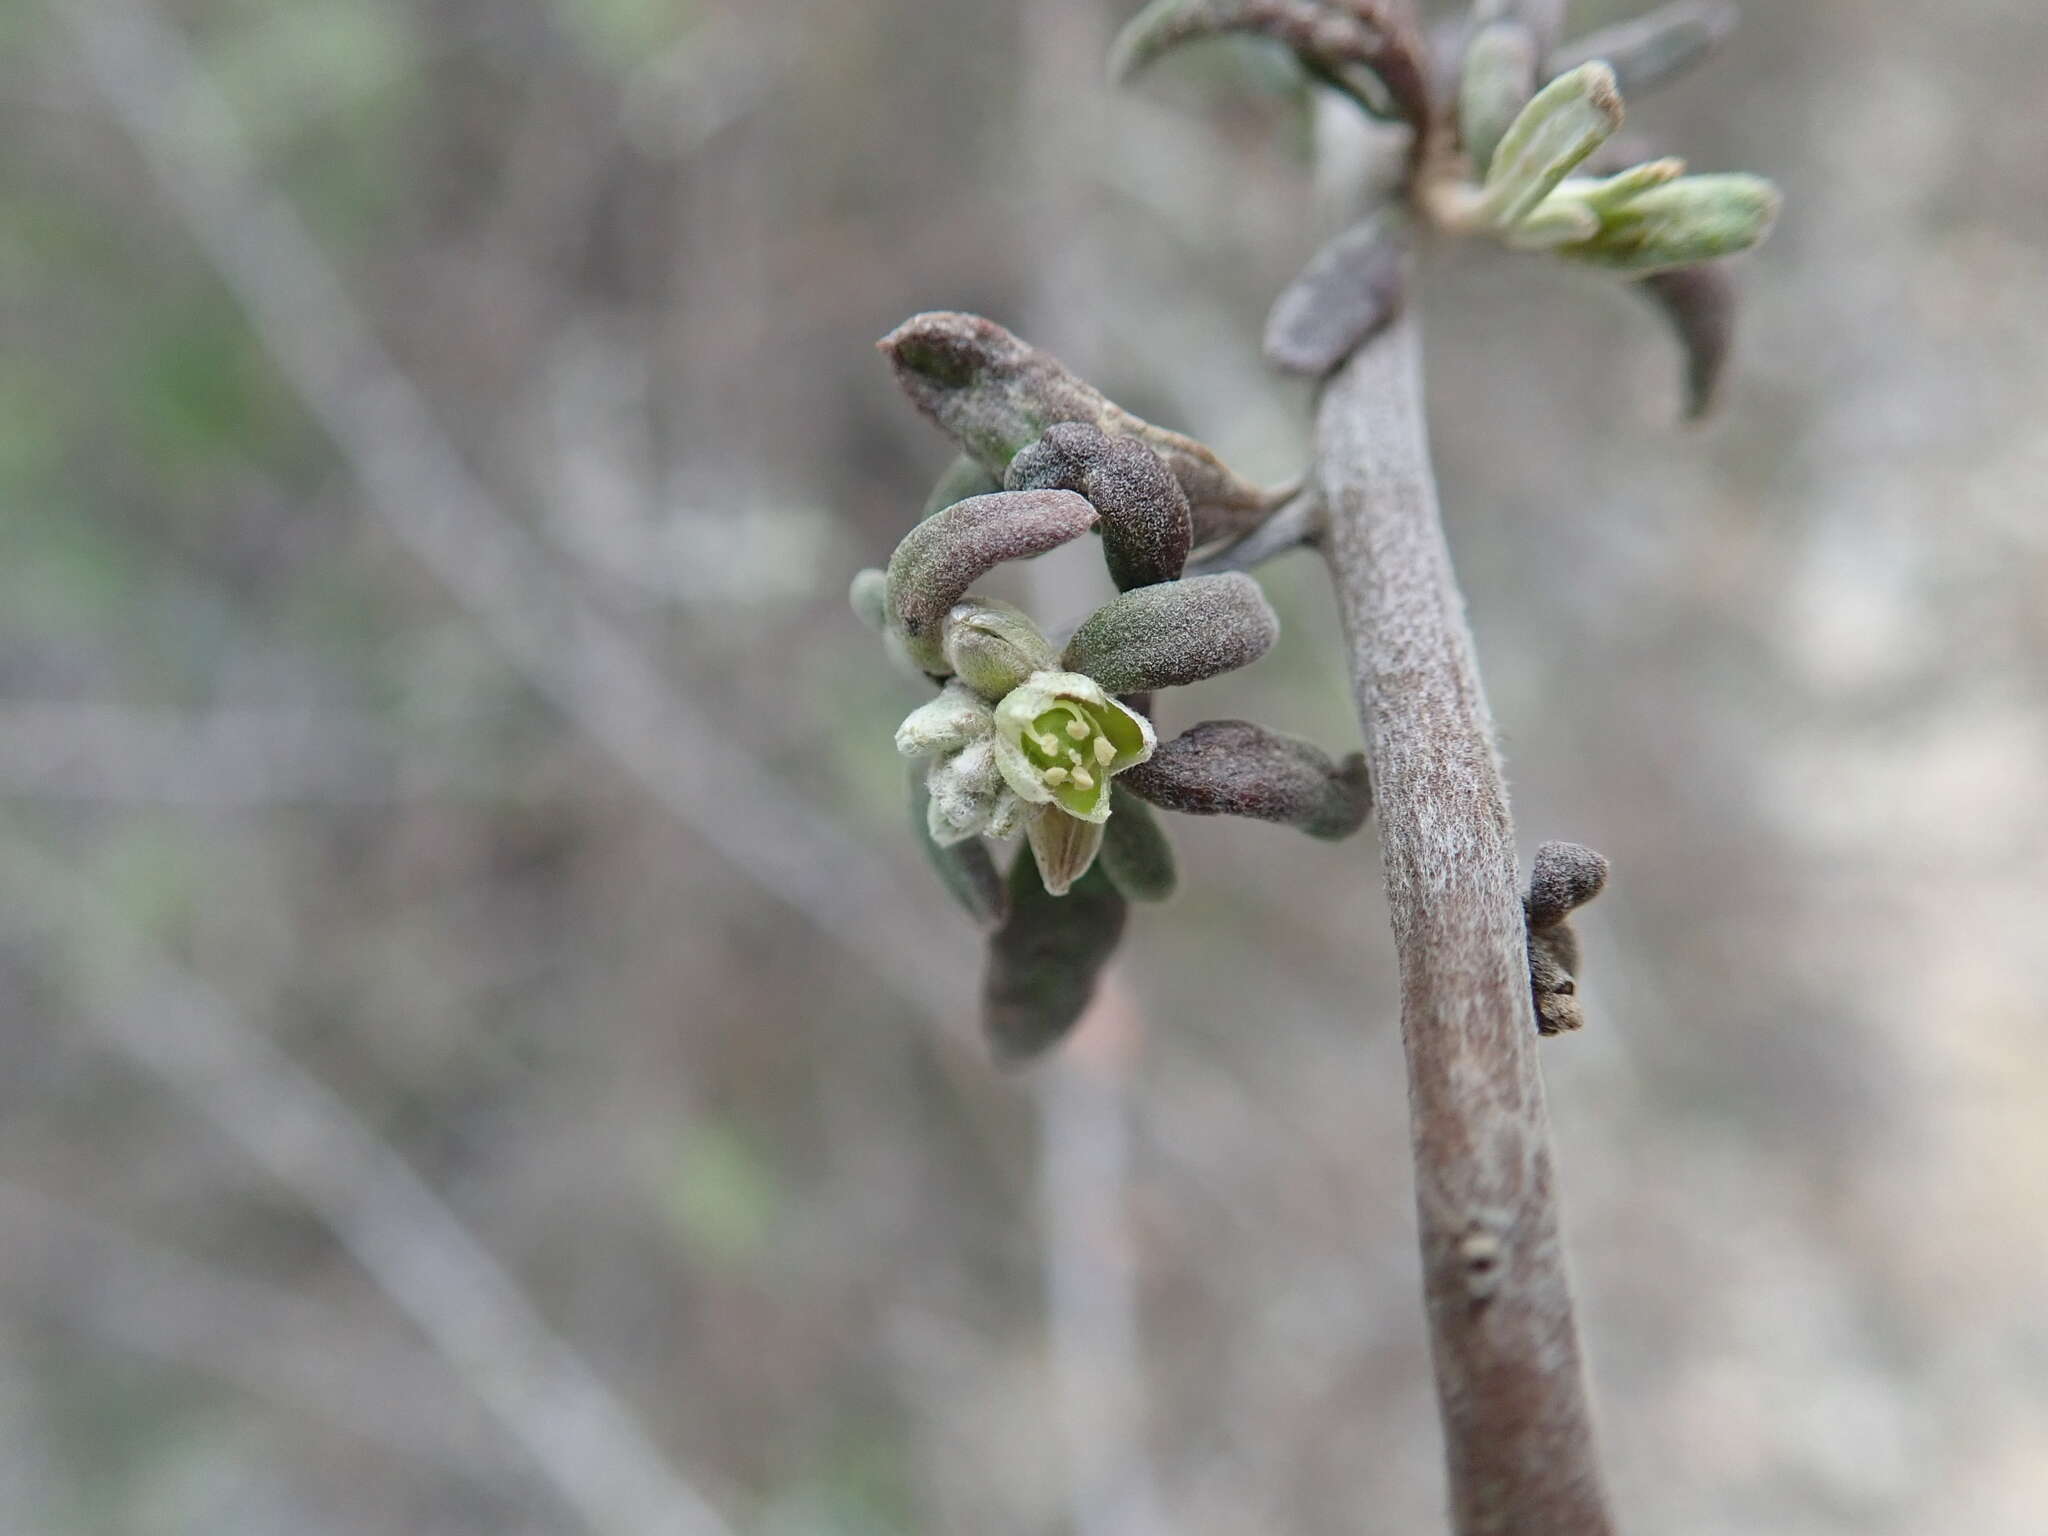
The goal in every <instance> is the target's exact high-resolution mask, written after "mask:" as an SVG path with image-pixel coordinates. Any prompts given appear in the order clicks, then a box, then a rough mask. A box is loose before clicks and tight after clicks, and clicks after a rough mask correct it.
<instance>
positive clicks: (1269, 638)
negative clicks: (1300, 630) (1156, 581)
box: [1061, 571, 1280, 694]
mask: <svg viewBox="0 0 2048 1536" xmlns="http://www.w3.org/2000/svg"><path fill="white" fill-rule="evenodd" d="M1279 636H1280V620H1279V619H1278V618H1277V617H1276V616H1275V615H1274V613H1273V609H1272V607H1271V606H1270V605H1269V604H1268V603H1267V602H1266V597H1265V594H1264V593H1263V592H1261V591H1260V590H1259V584H1258V583H1257V582H1256V581H1254V580H1252V578H1251V577H1249V576H1247V575H1245V574H1244V573H1243V572H1242V571H1229V572H1226V573H1224V574H1223V575H1220V576H1191V577H1188V578H1186V579H1185V580H1182V581H1169V582H1162V583H1161V584H1160V585H1158V586H1156V587H1140V588H1138V589H1137V590H1136V591H1134V592H1126V593H1124V594H1123V595H1122V596H1121V597H1117V598H1112V599H1111V600H1110V601H1109V602H1107V603H1105V604H1103V605H1102V607H1100V608H1098V609H1096V610H1095V612H1094V613H1093V614H1091V615H1090V616H1089V618H1088V619H1087V621H1086V622H1085V623H1083V624H1082V625H1081V627H1080V628H1079V629H1077V630H1075V631H1074V635H1073V638H1072V639H1070V640H1069V641H1068V642H1067V649H1066V652H1065V654H1064V656H1063V657H1062V658H1061V660H1062V664H1063V665H1064V666H1065V667H1066V668H1067V669H1068V670H1069V671H1071V672H1083V673H1086V674H1087V675H1088V676H1089V677H1092V678H1094V679H1095V680H1096V682H1098V683H1100V684H1101V685H1102V686H1103V687H1104V688H1106V689H1107V690H1108V691H1109V692H1111V693H1119V694H1121V693H1145V692H1149V691H1150V690H1152V689H1154V688H1178V687H1182V686H1185V685H1186V684H1188V683H1198V682H1201V681H1202V680H1203V679H1204V678H1210V677H1215V676H1217V675H1218V674H1220V673H1224V672H1230V671H1234V670H1235V669H1236V668H1238V667H1243V666H1249V665H1250V664H1251V663H1252V662H1254V661H1257V660H1258V659H1259V658H1260V657H1261V656H1263V655H1265V654H1266V652H1267V651H1269V650H1271V649H1272V646H1273V642H1274V641H1275V640H1276V639H1278V638H1279Z"/></svg>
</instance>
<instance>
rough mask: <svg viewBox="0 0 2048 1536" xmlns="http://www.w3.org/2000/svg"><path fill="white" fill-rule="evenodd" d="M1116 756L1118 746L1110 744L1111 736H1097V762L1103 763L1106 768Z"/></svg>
mask: <svg viewBox="0 0 2048 1536" xmlns="http://www.w3.org/2000/svg"><path fill="white" fill-rule="evenodd" d="M1115 756H1116V748H1115V747H1113V746H1111V745H1110V744H1109V738H1108V737H1107V736H1098V737H1096V738H1095V761H1096V762H1098V763H1099V764H1101V765H1102V766H1103V767H1104V768H1107V767H1108V766H1109V762H1110V759H1111V758H1113V757H1115Z"/></svg>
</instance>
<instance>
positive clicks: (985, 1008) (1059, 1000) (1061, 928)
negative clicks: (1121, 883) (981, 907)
mask: <svg viewBox="0 0 2048 1536" xmlns="http://www.w3.org/2000/svg"><path fill="white" fill-rule="evenodd" d="M1009 895H1010V912H1009V916H1008V917H1007V918H1006V919H1005V920H1004V922H1003V924H1002V926H1001V927H1000V928H998V929H997V930H996V931H995V932H994V933H993V934H991V935H990V936H989V944H988V964H987V969H986V970H985V971H984V973H983V976H982V1024H983V1027H984V1028H985V1029H986V1031H987V1032H988V1037H989V1043H990V1045H991V1046H993V1047H994V1049H995V1052H996V1055H997V1056H998V1057H999V1058H1000V1059H1001V1060H1003V1061H1006V1062H1010V1063H1013V1064H1022V1063H1023V1062H1026V1061H1029V1060H1030V1059H1031V1058H1032V1057H1034V1056H1038V1055H1040V1054H1041V1053H1043V1052H1044V1051H1046V1050H1047V1049H1049V1048H1050V1047H1052V1046H1054V1045H1056V1044H1058V1043H1059V1041H1060V1040H1061V1039H1063V1038H1064V1037H1065V1035H1066V1033H1067V1031H1068V1030H1070V1029H1072V1028H1073V1027H1074V1025H1075V1023H1076V1022H1078V1021H1079V1019H1080V1017H1081V1015H1082V1014H1083V1013H1085V1012H1086V1011H1087V1008H1088V1003H1089V1000H1090V999H1091V998H1092V997H1094V995H1095V984H1096V981H1097V979H1098V978H1099V977H1100V976H1101V974H1102V968H1103V966H1104V965H1106V964H1107V963H1108V961H1109V957H1110V956H1111V955H1112V954H1114V953H1115V952H1116V946H1117V943H1118V941H1119V940H1120V939H1121V938H1122V937H1123V931H1124V922H1125V919H1126V918H1127V917H1128V916H1129V915H1130V906H1129V904H1128V903H1127V902H1126V901H1125V900H1124V898H1123V897H1122V896H1121V895H1120V894H1118V892H1117V889H1116V887H1115V886H1113V885H1112V884H1110V882H1109V880H1108V878H1107V877H1106V876H1105V875H1104V874H1103V873H1102V872H1101V871H1100V870H1095V871H1091V872H1090V873H1089V874H1088V875H1086V876H1084V877H1083V878H1082V879H1080V880H1077V881H1076V882H1075V883H1074V886H1073V889H1072V890H1071V891H1070V892H1069V893H1068V894H1067V895H1065V896H1062V897H1054V896H1052V895H1051V894H1050V893H1049V892H1047V890H1046V889H1045V886H1044V884H1043V883H1042V882H1041V881H1040V879H1039V878H1038V869H1037V864H1036V862H1035V861H1034V860H1033V859H1032V858H1031V857H1029V856H1027V855H1026V854H1025V853H1023V852H1022V851H1021V850H1020V851H1019V852H1018V855H1017V858H1016V861H1015V862H1014V863H1013V864H1012V865H1011V866H1010V890H1009Z"/></svg>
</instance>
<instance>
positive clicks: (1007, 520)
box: [889, 491, 1095, 674]
mask: <svg viewBox="0 0 2048 1536" xmlns="http://www.w3.org/2000/svg"><path fill="white" fill-rule="evenodd" d="M1094 526H1095V509H1094V508H1093V507H1091V506H1089V505H1088V503H1087V502H1086V501H1084V500H1082V499H1081V498H1080V497H1079V496H1076V495H1074V494H1073V492H1071V491H999V492H997V493H996V494H995V495H993V496H974V497H970V498H969V499H968V500H966V501H958V502H955V503H954V504H953V505H952V506H950V507H947V508H946V509H945V510H944V511H943V512H938V513H935V514H934V515H932V516H931V517H928V518H926V519H925V520H924V521H923V522H921V523H919V524H918V525H917V526H916V527H915V528H913V529H911V530H910V532H909V533H908V534H906V535H905V536H904V539H903V542H902V543H901V544H899V545H897V546H896V553H895V554H893V555H892V556H890V557H889V612H890V613H891V615H893V617H894V619H895V622H896V627H897V629H898V630H899V631H900V632H901V634H902V636H903V639H904V642H905V644H906V645H907V646H908V648H909V650H910V654H911V655H912V657H914V658H915V659H916V661H917V663H918V665H920V666H921V667H923V668H924V669H925V671H927V672H931V673H934V674H943V673H944V671H945V669H946V659H945V656H944V654H943V652H942V650H941V644H940V642H941V638H942V636H941V633H940V627H941V621H942V620H943V619H944V618H945V616H946V613H947V611H948V610H949V609H951V608H952V606H953V605H954V604H955V603H957V602H959V601H960V599H961V598H962V597H963V596H965V595H966V592H967V589H968V588H969V587H970V586H972V585H973V584H974V583H975V582H976V581H978V580H980V579H981V578H982V577H983V576H985V575H986V574H987V573H988V572H990V571H992V570H994V569H995V568H996V567H997V566H999V565H1001V564H1002V563H1003V562H1004V561H1006V560H1024V559H1029V558H1030V557H1031V556H1033V555H1042V554H1044V553H1045V552H1046V551H1047V550H1049V549H1057V548H1058V547H1059V546H1060V545H1062V544H1065V543H1067V542H1068V541H1069V540H1071V539H1077V538H1079V537H1080V536H1081V535H1082V534H1084V533H1086V532H1087V531H1088V530H1089V529H1090V528H1093V527H1094Z"/></svg>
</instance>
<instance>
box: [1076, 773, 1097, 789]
mask: <svg viewBox="0 0 2048 1536" xmlns="http://www.w3.org/2000/svg"><path fill="white" fill-rule="evenodd" d="M1094 787H1095V775H1094V774H1092V773H1090V772H1089V771H1088V770H1087V769H1086V768H1076V769H1075V770H1074V788H1076V789H1093V788H1094Z"/></svg>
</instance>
